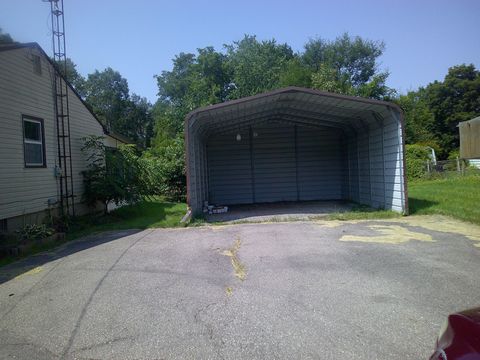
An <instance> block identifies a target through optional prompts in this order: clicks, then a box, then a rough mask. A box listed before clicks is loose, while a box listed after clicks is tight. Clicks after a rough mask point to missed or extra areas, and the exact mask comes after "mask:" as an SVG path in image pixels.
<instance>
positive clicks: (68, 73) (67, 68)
mask: <svg viewBox="0 0 480 360" xmlns="http://www.w3.org/2000/svg"><path fill="white" fill-rule="evenodd" d="M55 65H56V66H57V69H58V71H60V73H61V74H62V75H63V76H64V77H65V78H66V79H67V80H68V82H70V84H72V86H73V87H74V88H75V90H77V92H78V93H79V94H80V96H81V97H85V89H84V87H85V78H84V77H83V76H82V75H81V74H80V73H79V72H78V71H77V65H76V64H75V63H74V62H73V61H72V59H70V58H67V60H66V62H65V63H63V62H58V61H55Z"/></svg>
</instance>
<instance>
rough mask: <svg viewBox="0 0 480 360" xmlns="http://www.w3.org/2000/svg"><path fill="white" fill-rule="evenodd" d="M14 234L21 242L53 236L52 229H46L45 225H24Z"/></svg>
mask: <svg viewBox="0 0 480 360" xmlns="http://www.w3.org/2000/svg"><path fill="white" fill-rule="evenodd" d="M16 233H17V234H18V235H19V236H20V238H21V239H22V240H26V241H29V240H38V239H44V238H46V237H48V236H51V235H53V234H54V230H53V229H52V228H49V227H47V226H46V225H45V224H41V225H36V224H32V225H25V226H24V227H23V228H21V229H20V230H17V231H16Z"/></svg>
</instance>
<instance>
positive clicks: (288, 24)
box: [0, 0, 480, 103]
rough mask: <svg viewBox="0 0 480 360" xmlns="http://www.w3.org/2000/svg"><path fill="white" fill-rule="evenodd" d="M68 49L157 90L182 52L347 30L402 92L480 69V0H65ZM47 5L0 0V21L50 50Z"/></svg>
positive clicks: (134, 86)
mask: <svg viewBox="0 0 480 360" xmlns="http://www.w3.org/2000/svg"><path fill="white" fill-rule="evenodd" d="M64 6H65V27H66V39H67V56H68V57H70V58H71V59H72V60H73V61H74V62H75V63H76V64H77V70H79V72H80V73H81V74H82V75H84V76H85V75H87V74H89V73H91V72H93V71H94V70H96V69H98V70H103V69H105V68H106V67H112V68H113V69H115V70H117V71H119V72H120V73H121V74H122V76H123V77H125V78H126V79H127V80H128V84H129V88H130V93H137V94H139V95H141V96H145V97H146V98H147V99H148V100H150V101H151V102H152V103H153V102H155V101H156V98H157V92H158V88H157V84H156V80H155V79H154V75H156V74H160V73H161V72H162V71H164V70H167V71H168V70H171V68H172V59H173V58H174V57H175V55H177V54H179V53H180V52H195V51H196V49H197V48H203V47H206V46H214V47H215V49H217V50H222V48H223V44H226V43H231V42H233V41H235V40H240V39H241V38H243V36H244V34H249V35H256V36H257V38H258V39H259V40H267V39H271V38H275V39H276V40H277V41H278V42H280V43H285V42H286V43H288V44H289V45H290V46H291V47H292V48H293V50H294V51H302V49H303V45H304V44H305V43H306V42H307V41H308V40H309V39H310V38H315V37H322V38H325V39H330V40H333V39H335V38H336V37H338V36H340V35H341V34H343V33H344V32H348V33H349V34H350V35H352V36H357V35H358V36H361V37H363V38H366V39H370V40H382V41H384V42H385V44H386V51H385V53H384V54H383V55H382V57H381V58H380V62H381V63H380V69H382V70H388V71H389V72H390V76H389V78H388V81H387V85H389V86H390V87H393V88H395V89H397V90H398V91H399V92H400V93H405V92H407V91H409V90H415V89H416V88H418V87H419V86H424V85H427V84H428V83H430V82H432V81H434V80H442V79H443V78H444V76H445V75H446V73H447V71H448V68H449V67H451V66H454V65H458V64H462V63H467V64H470V63H473V64H474V65H475V66H476V67H477V69H478V68H480V0H450V1H446V0H435V1H434V0H403V1H397V0H383V1H380V0H362V1H355V0H335V1H332V0H328V1H327V0H308V1H307V0H295V1H292V0H289V1H283V0H264V1H262V0H256V1H251V0H242V1H228V0H223V1H216V0H214V1H201V0H196V1H173V0H172V1H161V0H134V1H125V0H115V1H114V0H101V1H99V0H64ZM49 10H50V5H49V4H48V3H45V2H43V1H42V0H0V27H1V28H2V29H3V31H4V32H8V33H10V35H11V36H12V37H13V38H14V39H15V40H16V41H19V42H32V41H35V42H38V43H39V44H40V46H42V48H43V49H44V50H45V51H46V52H47V53H48V54H51V53H52V50H51V41H52V40H51V31H50V29H51V24H50V13H49Z"/></svg>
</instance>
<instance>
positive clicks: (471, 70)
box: [425, 64, 480, 157]
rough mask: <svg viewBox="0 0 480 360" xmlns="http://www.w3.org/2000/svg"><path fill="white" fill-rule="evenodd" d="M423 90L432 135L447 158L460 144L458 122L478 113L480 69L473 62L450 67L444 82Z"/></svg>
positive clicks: (433, 84)
mask: <svg viewBox="0 0 480 360" xmlns="http://www.w3.org/2000/svg"><path fill="white" fill-rule="evenodd" d="M425 92H426V94H425V98H426V102H427V103H428V106H429V108H430V109H431V111H432V113H433V115H434V119H435V127H434V135H435V137H436V138H437V139H438V141H439V143H440V146H441V147H442V150H443V151H442V153H441V156H442V157H446V156H448V154H449V153H450V152H451V151H452V150H454V149H456V148H458V146H459V135H458V129H457V125H458V123H459V122H461V121H466V120H470V119H472V118H474V117H476V116H478V115H480V72H479V71H478V70H477V69H475V66H474V65H473V64H470V65H466V64H463V65H457V66H453V67H451V68H449V69H448V73H447V75H446V76H445V79H444V81H443V82H440V81H435V82H433V83H431V84H429V85H428V86H427V87H426V88H425Z"/></svg>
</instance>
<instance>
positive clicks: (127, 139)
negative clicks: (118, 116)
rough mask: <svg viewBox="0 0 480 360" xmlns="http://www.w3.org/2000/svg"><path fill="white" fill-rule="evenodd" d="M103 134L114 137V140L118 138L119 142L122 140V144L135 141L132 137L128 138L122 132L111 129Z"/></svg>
mask: <svg viewBox="0 0 480 360" xmlns="http://www.w3.org/2000/svg"><path fill="white" fill-rule="evenodd" d="M105 134H106V135H108V136H110V137H112V138H114V139H116V140H118V141H120V142H122V143H124V144H135V142H134V141H133V140H132V139H130V138H128V137H126V136H124V135H122V134H119V133H115V132H113V131H109V132H106V133H105Z"/></svg>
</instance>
